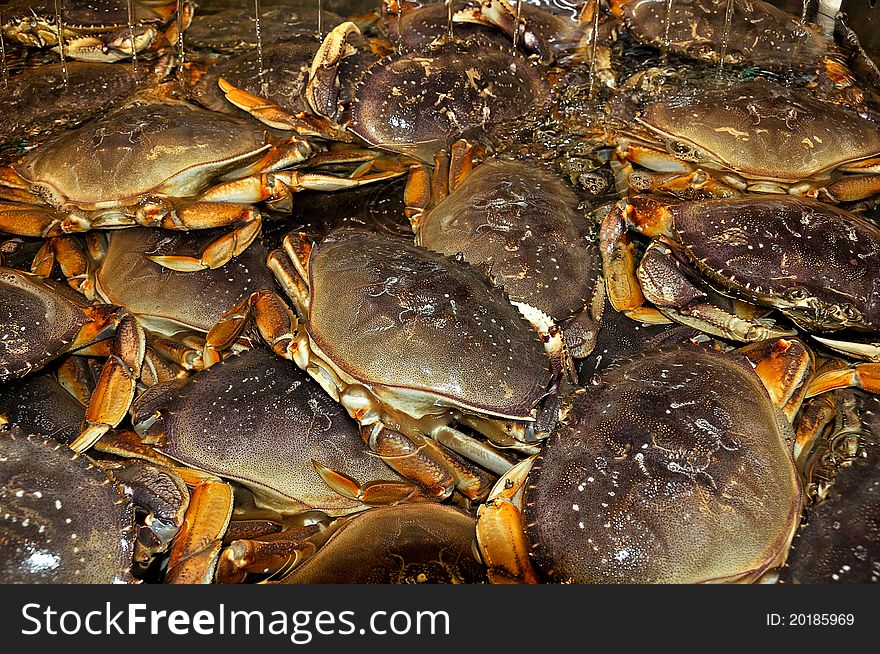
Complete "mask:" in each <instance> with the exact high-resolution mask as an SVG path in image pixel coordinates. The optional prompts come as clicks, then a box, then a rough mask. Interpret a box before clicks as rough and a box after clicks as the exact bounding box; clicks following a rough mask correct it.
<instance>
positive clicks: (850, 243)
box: [599, 196, 880, 390]
mask: <svg viewBox="0 0 880 654" xmlns="http://www.w3.org/2000/svg"><path fill="white" fill-rule="evenodd" d="M629 230H633V231H637V232H640V233H642V234H644V235H645V236H648V237H650V238H652V239H653V241H652V242H651V244H650V245H649V246H648V248H647V250H646V252H645V254H644V256H643V257H642V260H641V263H640V264H639V266H638V273H637V274H636V271H635V264H636V261H635V249H634V244H633V243H632V242H631V241H630V238H629V235H628V231H629ZM599 239H600V248H601V251H602V259H603V267H604V271H605V280H606V288H607V291H608V297H609V299H610V301H611V303H612V305H613V306H614V307H615V309H617V310H618V311H624V312H628V311H632V310H634V309H637V308H638V307H639V306H640V305H642V303H643V302H644V300H645V299H649V300H650V301H651V302H652V303H653V304H654V305H655V306H656V307H657V309H658V310H659V312H661V313H662V314H663V315H664V316H666V317H668V318H670V319H672V320H675V321H676V322H680V323H682V324H686V325H690V326H693V327H696V328H697V329H700V330H702V331H705V332H707V333H709V334H713V335H717V336H720V337H722V338H729V339H732V340H737V341H754V340H762V339H765V338H772V337H775V336H781V335H784V334H785V332H786V330H785V329H784V328H782V327H780V326H776V325H772V324H770V323H768V322H766V321H765V320H763V319H760V318H757V319H750V318H740V317H739V316H737V315H735V314H733V313H731V312H729V311H726V310H724V309H721V308H719V307H717V306H715V305H714V304H713V303H712V302H711V300H710V299H709V297H708V295H707V294H706V293H705V292H703V291H702V290H701V288H700V286H708V287H709V288H711V289H714V290H715V291H717V292H718V293H721V294H722V295H726V296H728V297H734V298H738V299H740V300H743V301H745V302H747V303H750V304H753V305H758V306H761V307H768V308H774V309H777V310H778V311H780V312H781V313H782V314H783V315H785V316H786V317H787V318H789V319H790V320H792V321H793V322H794V323H795V324H796V325H798V326H799V327H801V328H802V329H805V330H807V331H809V332H817V331H818V332H829V331H836V330H842V329H847V328H848V329H855V330H861V331H865V332H876V331H877V328H878V320H880V314H878V311H880V290H878V288H880V287H878V281H877V278H876V275H877V270H878V268H877V265H876V259H877V257H878V252H880V229H878V228H877V226H876V225H875V224H874V223H872V222H870V221H869V220H867V219H865V218H863V217H861V216H859V215H856V214H854V213H851V212H848V211H845V210H843V209H841V208H839V207H836V206H834V205H829V204H824V203H822V202H818V201H816V200H810V199H807V198H798V197H791V196H778V197H777V196H748V197H740V198H731V199H711V200H697V201H692V202H683V203H679V204H675V203H672V202H667V201H665V200H662V199H658V198H656V197H653V196H633V197H631V198H629V199H627V200H622V201H620V202H619V203H617V205H615V207H614V209H613V210H612V211H611V212H610V213H609V214H608V215H607V216H606V217H605V219H604V220H603V222H602V225H601V229H600V237H599ZM636 275H637V276H638V278H637V276H636ZM821 342H822V343H823V344H825V345H829V346H831V345H833V346H835V347H836V348H837V349H838V350H840V351H844V352H846V351H853V352H856V353H864V351H865V349H870V348H867V347H866V346H864V345H859V344H852V345H850V344H848V343H847V342H846V341H837V340H834V339H829V338H824V339H823V340H822V341H821ZM875 349H876V348H875ZM874 354H875V355H876V354H877V353H876V352H875V353H874ZM870 370H871V368H865V372H866V375H867V373H870ZM825 390H828V389H827V388H826V389H825Z"/></svg>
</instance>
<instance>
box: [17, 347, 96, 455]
mask: <svg viewBox="0 0 880 654" xmlns="http://www.w3.org/2000/svg"><path fill="white" fill-rule="evenodd" d="M65 363H66V362H65ZM66 367H67V366H65V365H62V366H60V367H59V368H58V370H57V371H52V372H44V373H42V374H37V375H29V376H27V377H25V378H24V379H16V380H12V381H9V382H6V383H4V384H0V422H2V420H3V419H4V418H5V420H6V421H7V422H9V423H11V424H15V425H18V426H19V427H20V428H21V429H22V430H24V431H26V432H28V433H33V434H45V435H46V436H50V437H52V438H54V439H55V440H56V441H58V442H59V443H62V444H64V445H66V444H68V443H70V442H72V441H74V440H75V439H76V438H77V437H78V436H79V435H80V432H81V431H82V423H83V420H84V419H85V415H86V405H87V404H88V397H85V398H82V397H79V396H78V395H75V394H73V393H72V392H71V391H70V390H68V387H67V386H65V384H64V377H63V374H64V373H63V371H64V369H65V368H66ZM89 396H90V395H89ZM83 399H85V402H83Z"/></svg>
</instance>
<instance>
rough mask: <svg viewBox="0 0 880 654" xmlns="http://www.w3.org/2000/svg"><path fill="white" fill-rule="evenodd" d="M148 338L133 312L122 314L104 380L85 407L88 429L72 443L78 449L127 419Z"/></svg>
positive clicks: (82, 448)
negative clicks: (86, 407)
mask: <svg viewBox="0 0 880 654" xmlns="http://www.w3.org/2000/svg"><path fill="white" fill-rule="evenodd" d="M145 341H146V338H145V336H144V332H143V329H141V327H140V325H138V323H137V321H136V320H135V319H134V318H133V317H132V316H130V315H125V316H123V317H122V319H121V320H120V321H119V326H118V327H117V328H116V336H115V337H114V339H113V344H112V346H111V350H110V357H109V358H108V359H107V362H106V363H105V364H104V369H103V371H102V373H101V379H100V380H99V381H98V385H97V386H96V387H95V390H94V392H93V393H92V397H91V401H90V403H89V407H88V409H87V410H86V416H85V423H86V428H85V429H84V430H83V432H82V433H81V434H80V435H79V437H77V438H76V440H74V441H73V442H72V443H71V444H70V448H71V449H72V450H74V451H75V452H84V451H86V450H87V449H89V448H90V447H91V446H92V445H94V444H95V442H97V440H98V439H99V438H101V436H103V435H104V434H105V433H106V432H107V431H108V430H109V429H111V428H112V427H115V426H116V425H118V424H119V423H120V422H122V421H123V420H124V419H125V416H126V415H127V414H128V408H129V407H130V406H131V402H132V400H134V394H135V390H136V388H137V380H138V378H139V377H140V374H141V366H142V365H143V360H144V348H145V347H146V342H145Z"/></svg>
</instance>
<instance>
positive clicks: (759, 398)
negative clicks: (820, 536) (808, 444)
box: [524, 347, 801, 583]
mask: <svg viewBox="0 0 880 654" xmlns="http://www.w3.org/2000/svg"><path fill="white" fill-rule="evenodd" d="M790 434H791V426H790V425H789V423H788V422H787V421H786V420H785V418H784V416H783V415H782V413H781V412H779V411H778V410H777V409H776V408H775V407H773V405H772V404H771V403H770V400H769V398H768V396H767V392H766V391H765V389H764V387H763V386H762V384H761V382H760V380H759V379H758V377H757V376H756V375H755V374H754V373H753V372H752V371H751V369H750V367H749V365H748V364H747V363H745V362H744V361H743V360H739V359H735V358H732V357H730V356H729V355H724V354H720V353H715V352H710V351H706V350H702V349H700V348H695V347H683V348H676V349H671V350H669V351H659V352H656V353H651V354H648V355H646V356H643V357H636V358H635V359H633V360H631V361H628V362H626V363H624V364H621V366H620V367H615V368H611V369H609V370H608V371H606V373H605V374H604V375H603V383H602V384H601V385H600V386H599V387H598V388H590V389H588V390H587V391H585V392H582V393H580V394H578V395H576V396H575V398H574V399H573V401H572V405H571V407H570V413H569V418H568V422H567V424H565V425H563V426H562V427H560V428H559V429H558V430H557V431H556V432H555V433H554V434H553V435H552V436H551V437H550V439H549V440H548V441H547V443H546V444H545V446H544V448H543V450H542V452H541V454H540V456H539V457H538V459H537V460H536V462H535V465H534V467H533V468H532V471H531V474H530V476H529V485H528V486H527V488H526V490H525V495H524V502H525V513H524V517H525V521H526V525H527V535H528V537H529V540H530V541H531V543H532V544H533V550H532V556H533V558H534V560H535V561H536V562H537V564H538V566H539V567H540V568H541V569H542V570H543V571H544V572H545V573H547V574H548V575H549V576H550V577H551V578H552V579H554V580H557V581H572V582H580V583H613V582H614V583H693V582H706V581H721V580H734V579H740V578H749V577H753V576H754V575H755V574H757V573H760V572H762V571H763V570H764V569H766V568H767V567H768V566H770V565H772V564H773V563H774V562H775V561H776V560H777V559H778V557H779V555H780V554H781V553H782V552H784V550H785V548H786V547H787V546H788V543H789V541H790V538H791V537H792V534H793V533H794V530H795V528H796V527H797V524H798V522H799V520H800V511H801V490H800V486H799V481H798V477H797V472H796V470H795V467H794V463H793V460H792V456H791V453H790V452H789V451H788V450H787V449H786V447H785V439H786V435H789V436H790Z"/></svg>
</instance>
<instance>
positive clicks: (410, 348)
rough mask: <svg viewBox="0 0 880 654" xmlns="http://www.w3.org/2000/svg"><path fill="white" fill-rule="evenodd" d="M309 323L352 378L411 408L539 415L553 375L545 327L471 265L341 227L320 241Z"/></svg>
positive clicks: (312, 264)
mask: <svg viewBox="0 0 880 654" xmlns="http://www.w3.org/2000/svg"><path fill="white" fill-rule="evenodd" d="M308 281H309V290H310V301H309V306H308V310H307V323H306V329H307V332H308V335H309V337H310V339H311V341H312V342H313V343H314V345H315V347H316V348H317V350H318V351H319V352H321V353H323V354H324V355H325V359H326V361H327V362H328V363H330V364H332V365H333V367H335V368H337V369H339V371H340V372H342V373H343V374H344V375H345V377H346V378H348V379H351V380H352V381H355V380H356V383H361V384H366V385H368V386H369V388H370V389H371V390H372V391H373V392H374V393H376V394H377V395H380V396H382V395H387V396H388V397H387V399H388V400H389V401H390V402H391V404H392V405H395V404H396V405H401V404H403V405H405V406H406V407H407V409H408V410H409V411H412V412H413V413H411V414H410V415H413V416H414V417H417V418H418V417H422V416H423V415H426V414H433V415H440V414H444V413H446V412H447V411H449V410H450V409H451V408H457V409H460V410H463V411H466V412H472V413H477V414H484V415H489V416H496V417H501V418H512V419H515V420H529V419H531V412H532V409H533V408H534V406H535V405H536V404H537V402H538V401H539V400H540V399H541V397H543V395H544V394H545V392H546V388H547V386H548V385H549V381H550V379H549V378H550V372H549V367H548V360H547V358H546V356H545V355H544V352H543V349H542V346H541V343H540V341H539V340H538V338H537V336H536V334H535V332H534V331H532V329H531V328H530V327H529V325H528V323H526V322H525V320H523V318H522V317H521V316H520V314H519V313H518V312H517V310H516V309H515V308H514V307H513V305H512V304H510V302H509V301H508V300H507V299H506V297H505V296H504V295H503V294H502V293H501V292H500V290H499V289H497V288H494V287H492V286H491V284H489V283H488V282H487V281H486V279H485V277H483V276H482V275H481V274H480V273H479V271H477V270H475V269H472V268H471V267H470V266H469V265H467V264H465V263H463V262H458V261H455V260H453V259H450V258H448V257H446V256H444V255H442V254H439V253H435V252H431V251H429V250H426V249H424V248H421V247H418V246H415V245H413V244H412V243H411V242H407V241H406V240H403V239H396V238H393V237H388V236H379V235H373V234H370V233H368V232H361V231H358V230H353V229H340V230H336V231H335V232H333V233H331V234H330V235H329V236H327V237H326V238H325V239H324V240H323V241H322V242H321V243H320V244H319V245H317V246H316V247H314V248H313V249H312V251H311V256H310V257H309V260H308Z"/></svg>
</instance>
